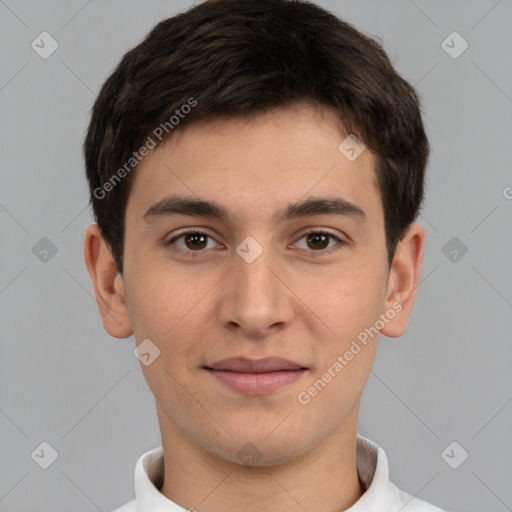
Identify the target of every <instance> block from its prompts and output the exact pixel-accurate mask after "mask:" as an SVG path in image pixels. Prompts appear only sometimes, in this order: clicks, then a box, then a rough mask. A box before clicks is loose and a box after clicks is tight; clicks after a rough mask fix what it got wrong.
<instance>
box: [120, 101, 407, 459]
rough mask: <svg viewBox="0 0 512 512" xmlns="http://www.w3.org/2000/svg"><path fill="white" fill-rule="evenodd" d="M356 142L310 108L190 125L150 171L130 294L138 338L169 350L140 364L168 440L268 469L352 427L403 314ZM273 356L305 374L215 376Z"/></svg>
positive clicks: (150, 161)
mask: <svg viewBox="0 0 512 512" xmlns="http://www.w3.org/2000/svg"><path fill="white" fill-rule="evenodd" d="M345 136H346V135H343V134H342V133H341V132H340V128H339V125H338V124H337V121H336V118H335V116H334V114H332V113H331V112H329V111H325V110H324V111H317V110H314V109H312V108H311V107H309V106H306V105H301V106H296V107H293V108H287V109H282V110H278V111H274V112H272V113H266V114H261V115H259V116H257V117H252V118H251V119H233V118H230V119H228V120H225V119H223V120H215V121H208V122H202V123H196V124H192V125H190V126H189V127H185V128H183V129H181V130H180V131H177V132H176V133H175V134H174V135H173V137H172V138H171V139H170V140H169V141H167V142H166V143H165V144H163V145H161V146H159V147H157V149H156V150H154V151H152V152H151V154H150V155H148V156H147V157H146V158H145V159H144V160H143V161H142V162H141V164H140V165H139V167H138V169H137V171H136V175H135V176H134V182H133V188H132V190H131V192H130V197H129V200H128V204H127V209H126V219H125V220H126V230H125V253H124V274H123V277H122V285H123V286H122V288H123V294H124V297H125V300H126V308H127V317H129V322H130V329H133V332H134V335H135V338H136V342H137V344H139V343H141V342H142V341H143V340H146V339H149V340H151V345H147V346H149V347H153V348H151V350H155V349H154V346H156V347H158V349H159V350H160V355H159V356H158V357H157V358H156V359H155V360H154V361H153V362H152V363H151V364H149V365H144V364H141V368H142V370H143V372H144V376H145V378H146V380H147V383H148V385H149V387H150V389H151V391H152V392H153V394H154V397H155V400H156V405H157V410H158V415H159V420H160V426H161V430H162V435H165V432H166V431H173V430H174V431H180V432H181V433H182V434H184V435H185V436H186V437H187V438H188V439H190V440H193V442H194V443H197V445H199V446H200V447H201V448H202V449H205V450H207V451H208V452H210V453H212V454H214V455H216V456H218V457H222V458H223V459H225V460H229V461H233V462H240V460H241V459H240V457H241V453H242V455H243V450H248V449H249V448H247V447H248V446H251V445H248V444H247V443H252V444H253V445H254V446H255V447H256V449H257V452H258V457H257V458H258V461H257V464H259V465H266V464H275V463H279V462H283V461H286V460H291V459H292V458H294V457H297V456H300V455H301V454H304V453H306V452H307V451H308V450H310V449H311V448H313V447H315V446H320V445H321V444H322V442H323V441H325V440H327V439H329V438H331V437H333V436H336V435H337V434H339V435H342V432H347V431H350V432H352V431H353V430H354V429H355V426H356V423H357V412H358V406H359V400H360V395H361V392H362V389H363V387H364V384H365V382H366V380H367V378H368V375H369V371H370V368H371V365H372V362H373V359H374V355H375V350H376V345H377V336H376V335H375V334H374V332H375V328H376V327H377V328H379V330H382V325H383V324H386V325H387V324H392V323H393V322H394V320H392V318H393V317H392V316H391V313H390V311H389V310H390V302H389V267H388V264H387V259H386V245H385V232H384V213H383V208H382V203H381V199H380V195H379V189H378V187H377V183H376V176H375V172H374V165H375V160H374V156H373V155H372V154H371V153H370V151H369V150H368V149H366V150H364V151H363V152H362V154H361V155H360V156H359V157H358V158H356V159H355V160H353V161H351V160H349V159H348V158H347V157H346V156H345V155H344V154H343V153H342V152H341V151H340V150H339V149H338V146H339V145H340V143H341V142H342V140H343V139H344V138H345ZM171 197H172V199H174V202H173V201H170V198H171ZM180 199H181V200H189V201H199V200H200V201H203V202H208V203H214V204H215V206H217V207H218V208H217V210H215V209H214V208H212V206H211V205H210V206H209V207H208V205H204V204H203V206H202V209H199V208H197V207H196V208H195V209H194V208H192V207H191V205H190V203H188V204H186V205H184V204H183V203H181V205H178V202H177V200H180ZM166 201H167V202H166ZM308 201H309V203H308ZM301 205H302V206H301ZM393 309H395V311H394V315H393V316H395V315H397V314H398V313H397V312H398V306H397V307H395V308H393ZM384 317H385V318H384ZM379 319H380V320H379ZM379 322H380V323H379ZM372 328H373V331H372ZM365 329H366V331H365ZM369 332H370V333H372V334H370V335H369V334H368V333H369ZM362 333H366V340H365V342H363V341H362V340H363V339H364V338H365V336H364V334H362ZM146 343H147V342H146ZM354 343H355V344H354ZM356 347H357V348H356ZM151 350H150V352H151ZM268 356H276V357H280V358H284V359H287V360H290V361H292V362H294V363H296V364H297V366H298V367H299V368H301V370H288V371H281V372H277V371H276V372H274V374H273V375H270V374H269V373H266V374H265V372H264V374H260V375H259V376H258V375H254V372H249V374H246V375H245V376H244V375H240V373H239V372H236V371H231V372H229V371H227V370H226V371H224V372H222V371H220V370H219V369H217V370H211V369H209V368H213V367H214V366H215V363H216V362H218V361H220V360H223V359H226V358H232V357H240V358H247V359H250V360H261V359H262V358H266V357H268ZM245 371H247V368H245ZM230 373H231V375H229V374H230ZM265 375H266V376H265ZM252 449H253V450H254V448H252ZM241 450H242V452H241Z"/></svg>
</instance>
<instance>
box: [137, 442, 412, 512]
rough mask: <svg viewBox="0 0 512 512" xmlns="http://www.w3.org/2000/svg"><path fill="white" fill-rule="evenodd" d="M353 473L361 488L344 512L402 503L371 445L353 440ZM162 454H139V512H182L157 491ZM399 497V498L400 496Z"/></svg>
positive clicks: (372, 510) (365, 511)
mask: <svg viewBox="0 0 512 512" xmlns="http://www.w3.org/2000/svg"><path fill="white" fill-rule="evenodd" d="M356 460H357V470H358V473H359V478H360V480H361V482H362V485H363V487H364V488H365V489H366V491H365V493H364V494H363V495H362V496H361V498H360V499H359V500H358V501H357V502H356V503H354V505H352V507H350V508H349V509H347V510H346V511H345V512H376V511H381V510H386V508H387V507H388V510H391V507H396V505H398V504H400V503H402V499H401V496H400V494H401V493H400V491H399V490H398V489H397V488H396V487H395V486H394V485H393V484H392V483H391V482H390V481H389V467H388V461H387V458H386V454H385V453H384V451H383V450H382V448H380V447H379V446H377V445H376V444H375V443H374V442H373V441H370V440H369V439H367V438H365V437H363V436H361V435H358V436H357V451H356ZM163 474H164V452H163V447H162V446H159V447H158V448H154V449H153V450H150V451H149V452H146V453H145V454H143V455H142V456H141V457H140V458H139V460H138V461H137V465H136V467H135V501H136V504H137V509H138V511H139V512H184V511H185V512H186V511H187V509H185V508H183V507H180V506H179V505H177V504H176V503H174V502H173V501H171V500H169V499H168V498H166V497H165V496H164V495H163V494H162V493H161V492H160V491H159V488H160V487H161V485H162V482H163ZM402 497H403V494H402Z"/></svg>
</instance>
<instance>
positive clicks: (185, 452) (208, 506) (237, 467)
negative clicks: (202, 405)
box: [157, 406, 364, 512]
mask: <svg viewBox="0 0 512 512" xmlns="http://www.w3.org/2000/svg"><path fill="white" fill-rule="evenodd" d="M157 409H158V406H157ZM354 413H355V419H356V421H349V422H347V423H350V425H351V427H350V428H342V429H340V430H338V431H335V432H333V433H332V435H331V436H329V437H327V438H325V439H323V440H322V442H321V443H320V444H317V445H315V446H312V447H311V448H310V449H309V450H307V451H306V452H304V453H302V454H301V455H300V456H298V457H295V458H293V459H291V460H287V461H285V462H283V463H281V464H277V465H267V466H245V465H242V464H237V463H234V462H231V461H230V460H226V459H224V458H222V457H218V456H217V455H214V454H212V453H211V452H210V451H208V450H205V449H204V448H203V447H202V446H201V445H199V444H198V443H196V442H195V441H194V440H193V439H191V438H190V437H188V436H186V435H185V433H184V432H183V430H181V429H180V428H179V427H178V426H177V425H175V424H174V423H173V422H171V420H170V419H169V418H168V417H167V416H165V414H162V413H161V411H159V414H158V415H159V421H160V429H161V432H162V445H163V448H164V467H165V475H164V482H163V485H162V488H161V489H160V492H161V493H162V494H163V495H164V496H165V497H166V498H168V499H170V500H172V501H173V502H175V503H177V504H178V505H180V506H182V507H184V508H188V509H191V510H194V509H196V510H197V511H200V512H218V511H220V510H222V511H223V512H231V511H233V512H234V511H239V510H240V509H242V510H244V511H247V512H261V510H269V511H272V510H279V511H280V512H304V511H305V510H307V511H308V512H339V511H341V510H346V509H348V508H350V507H351V506H352V505H353V504H354V503H355V502H356V501H357V500H358V499H359V498H360V497H361V495H362V494H363V492H364V489H363V487H362V485H361V483H360V481H359V476H358V472H357V466H356V439H357V411H354ZM352 419H353V418H352ZM345 427H346V426H345Z"/></svg>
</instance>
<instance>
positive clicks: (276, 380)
mask: <svg viewBox="0 0 512 512" xmlns="http://www.w3.org/2000/svg"><path fill="white" fill-rule="evenodd" d="M207 370H208V371H209V372H210V374H211V375H213V376H214V377H216V378H217V379H219V380H220V381H222V382H223V383H224V384H227V385H228V386H230V387H231V388H232V389H234V390H236V391H239V392H240V393H245V394H247V395H263V394H265V393H270V392H272V391H275V390H276V389H279V388H280V387H282V386H284V385H286V384H291V383H292V382H295V381H297V380H298V379H300V378H301V377H302V375H303V374H304V373H305V372H306V370H304V369H302V370H282V371H278V372H267V373H240V372H230V371H224V370H211V369H209V368H207Z"/></svg>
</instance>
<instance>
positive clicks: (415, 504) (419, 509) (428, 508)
mask: <svg viewBox="0 0 512 512" xmlns="http://www.w3.org/2000/svg"><path fill="white" fill-rule="evenodd" d="M393 487H395V489H396V491H397V494H398V502H399V503H400V505H401V506H402V508H401V509H400V511H401V512H448V511H446V510H443V509H441V508H439V507H436V506H435V505H432V504H430V503H427V502H426V501H423V500H420V499H419V498H415V497H413V496H411V495H410V494H407V493H406V492H404V491H400V490H399V489H397V488H396V486H394V485H393Z"/></svg>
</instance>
